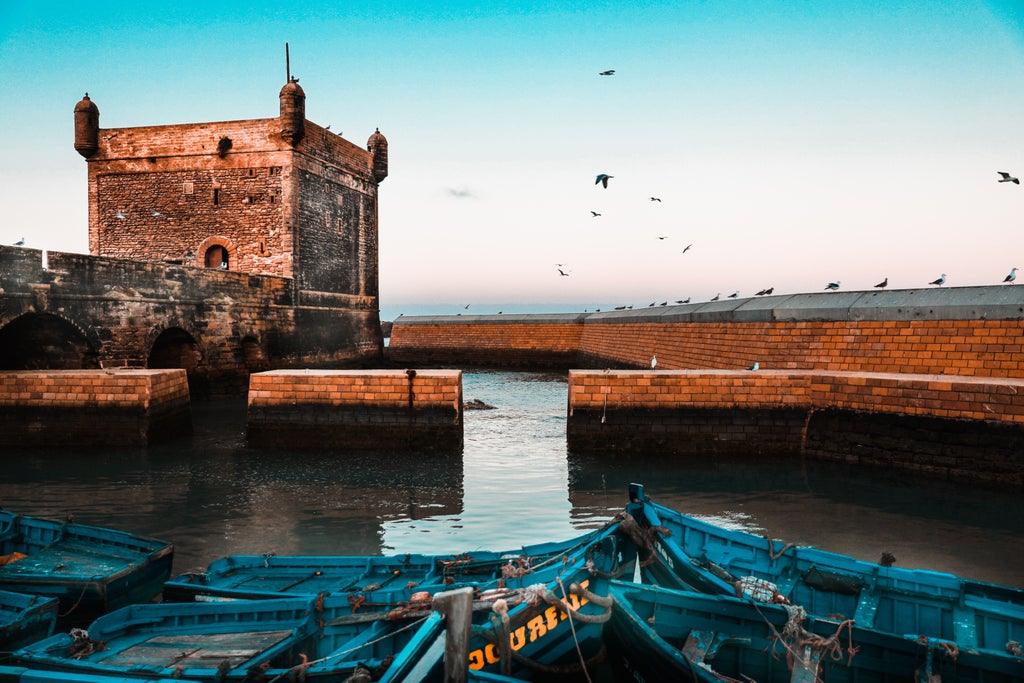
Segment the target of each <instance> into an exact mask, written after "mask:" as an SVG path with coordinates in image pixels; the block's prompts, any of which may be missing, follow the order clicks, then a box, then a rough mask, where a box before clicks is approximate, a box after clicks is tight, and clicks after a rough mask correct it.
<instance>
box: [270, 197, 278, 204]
mask: <svg viewBox="0 0 1024 683" xmlns="http://www.w3.org/2000/svg"><path fill="white" fill-rule="evenodd" d="M268 196H269V198H270V203H271V204H273V203H274V202H276V201H277V197H276V196H275V195H268Z"/></svg>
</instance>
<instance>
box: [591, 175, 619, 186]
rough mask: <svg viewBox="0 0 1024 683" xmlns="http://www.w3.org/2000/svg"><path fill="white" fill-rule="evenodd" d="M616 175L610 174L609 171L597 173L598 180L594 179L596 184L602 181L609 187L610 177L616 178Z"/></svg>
mask: <svg viewBox="0 0 1024 683" xmlns="http://www.w3.org/2000/svg"><path fill="white" fill-rule="evenodd" d="M614 177H615V176H613V175H608V174H607V173H598V174H597V180H595V181H594V184H595V185H597V184H598V183H601V184H602V185H603V186H604V187H605V188H607V187H608V179H609V178H614Z"/></svg>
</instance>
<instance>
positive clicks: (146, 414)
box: [0, 369, 192, 447]
mask: <svg viewBox="0 0 1024 683" xmlns="http://www.w3.org/2000/svg"><path fill="white" fill-rule="evenodd" d="M191 427H192V419H191V408H190V398H189V389H188V378H187V376H186V373H185V370H182V369H170V370H117V371H113V370H38V371H21V372H0V447H2V446H30V445H31V446H59V445H67V444H75V445H87V446H91V445H94V446H102V445H115V446H145V445H149V444H151V443H153V442H155V441H158V440H161V439H165V438H168V437H172V436H181V435H183V434H188V433H189V432H190V431H191Z"/></svg>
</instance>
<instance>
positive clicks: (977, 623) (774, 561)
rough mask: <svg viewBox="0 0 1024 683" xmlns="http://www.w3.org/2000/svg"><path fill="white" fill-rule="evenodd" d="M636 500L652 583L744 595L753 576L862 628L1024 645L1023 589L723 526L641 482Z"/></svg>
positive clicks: (633, 511) (994, 646) (1001, 649)
mask: <svg viewBox="0 0 1024 683" xmlns="http://www.w3.org/2000/svg"><path fill="white" fill-rule="evenodd" d="M630 501H631V502H630V504H629V505H628V506H627V511H628V513H629V514H630V515H631V517H632V519H633V520H635V521H636V522H637V524H638V526H639V529H640V531H639V534H640V536H642V540H641V542H640V545H641V546H643V547H642V548H641V551H640V554H641V558H640V566H641V573H642V576H643V580H644V582H645V583H652V584H656V585H660V586H664V587H668V588H678V589H683V590H693V591H697V592H703V593H709V594H714V595H737V591H739V590H741V589H742V585H743V583H742V582H743V581H744V580H745V579H746V578H747V577H753V578H754V579H757V580H760V581H765V582H768V583H770V584H772V587H773V588H774V589H775V590H776V591H777V594H778V595H779V596H781V597H783V598H785V599H786V600H788V601H789V602H791V603H792V604H795V605H800V606H801V607H803V608H804V609H805V610H806V611H807V613H808V614H811V615H819V616H821V615H832V616H835V617H836V618H839V619H854V620H855V621H856V623H857V625H858V626H860V627H862V628H870V629H874V630H878V631H881V632H885V633H892V634H896V635H903V634H906V633H914V634H918V635H923V636H926V637H929V638H936V639H940V640H945V641H951V642H955V643H956V644H957V646H958V647H959V648H960V650H962V651H966V650H986V651H989V652H993V653H996V654H1000V655H1006V654H1007V647H1008V646H1011V643H1014V642H1015V643H1024V589H1021V588H1013V587H1010V586H1000V585H996V584H989V583H984V582H980V581H971V580H968V579H963V578H960V577H958V576H955V575H953V574H947V573H943V572H935V571H930V570H926V569H906V568H902V567H895V566H883V565H880V564H873V563H870V562H864V561H861V560H857V559H855V558H852V557H849V556H846V555H841V554H838V553H831V552H827V551H824V550H819V549H817V548H810V547H798V546H794V545H791V544H783V543H781V542H777V541H770V540H768V539H767V538H764V537H760V536H755V535H753V534H749V533H745V532H742V531H734V530H729V529H723V528H722V527H719V526H716V525H714V524H710V523H708V522H705V521H702V520H699V519H696V518H694V517H690V516H688V515H685V514H683V513H681V512H678V511H676V510H672V509H671V508H667V507H665V506H662V505H658V504H657V503H655V502H653V501H651V500H650V499H648V498H647V497H646V496H645V495H644V491H643V487H642V486H640V485H638V484H633V485H632V486H631V487H630ZM747 583H748V584H749V583H751V582H750V581H749V580H748V581H747ZM768 597H771V596H768Z"/></svg>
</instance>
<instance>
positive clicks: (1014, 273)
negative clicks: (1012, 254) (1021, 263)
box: [1003, 266, 1017, 285]
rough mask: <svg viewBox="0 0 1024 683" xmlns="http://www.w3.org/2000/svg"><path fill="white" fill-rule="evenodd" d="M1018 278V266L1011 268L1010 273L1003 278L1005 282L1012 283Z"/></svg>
mask: <svg viewBox="0 0 1024 683" xmlns="http://www.w3.org/2000/svg"><path fill="white" fill-rule="evenodd" d="M1016 279H1017V266H1014V267H1013V268H1011V269H1010V274H1009V275H1007V276H1006V277H1004V278H1003V282H1008V283H1010V284H1011V285H1012V284H1013V281H1014V280H1016Z"/></svg>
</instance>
